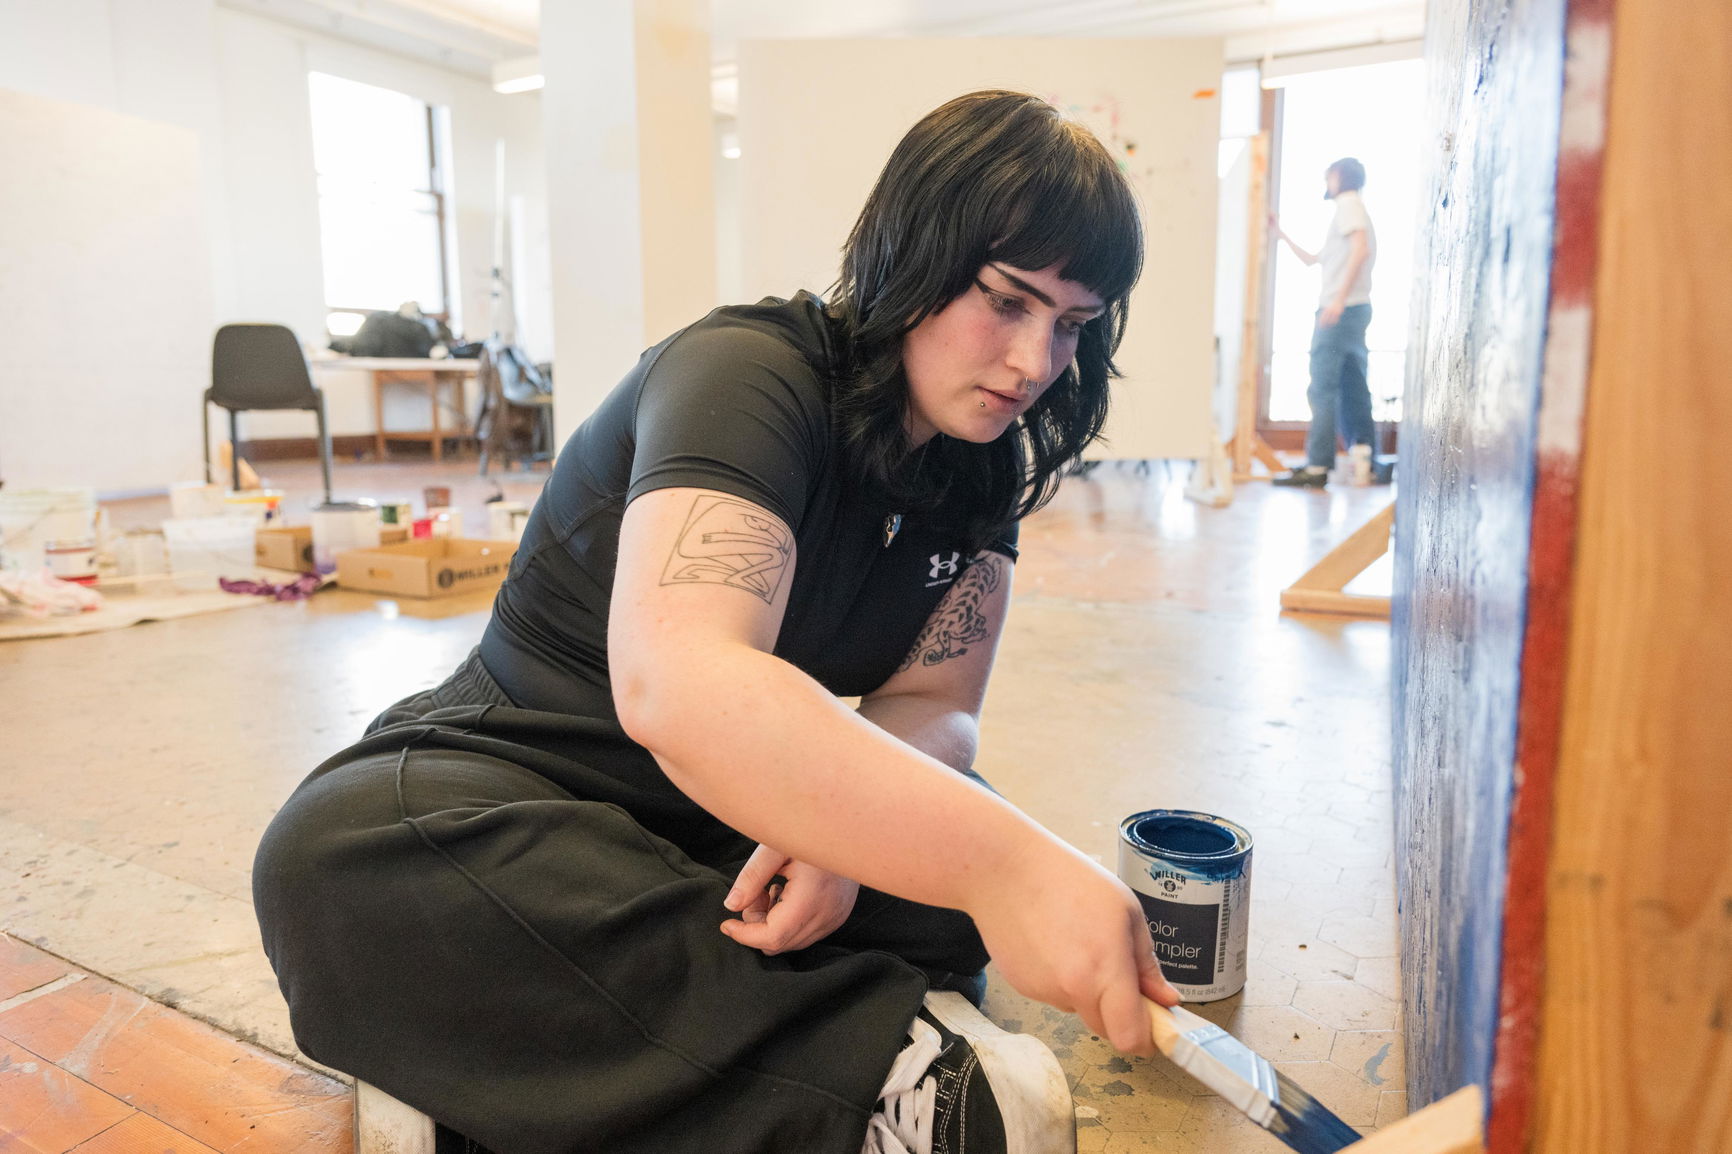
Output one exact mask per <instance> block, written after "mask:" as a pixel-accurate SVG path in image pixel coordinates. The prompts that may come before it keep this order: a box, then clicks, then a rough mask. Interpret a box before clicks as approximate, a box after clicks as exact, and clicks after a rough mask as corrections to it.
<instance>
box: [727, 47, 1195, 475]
mask: <svg viewBox="0 0 1732 1154" xmlns="http://www.w3.org/2000/svg"><path fill="white" fill-rule="evenodd" d="M1221 66H1222V51H1221V42H1220V41H1218V40H1080V39H1039V40H1036V39H942V40H784V41H749V42H746V43H743V44H742V45H741V47H740V106H739V132H740V149H741V156H740V160H739V164H740V166H741V167H740V179H741V211H740V229H741V247H742V258H743V259H742V268H741V272H742V283H743V287H744V288H745V290H746V297H747V299H755V298H757V297H759V296H764V295H775V296H788V295H790V294H792V293H793V292H794V291H795V290H797V289H801V288H807V289H811V290H813V291H815V292H823V291H824V290H826V289H828V288H829V286H830V284H831V283H832V282H833V281H834V280H835V277H836V270H837V265H838V256H837V254H838V251H839V250H840V248H841V245H842V242H843V240H845V239H846V237H847V235H848V229H849V227H850V226H851V225H852V224H853V222H854V218H855V216H856V215H857V214H858V213H859V211H860V206H861V205H862V204H863V203H865V199H866V194H867V193H868V192H869V191H870V190H871V187H872V182H873V180H874V179H875V178H876V177H877V175H878V171H879V169H880V168H881V167H882V166H883V164H884V161H885V160H886V159H887V158H888V157H889V155H890V150H891V149H892V148H893V147H894V146H895V144H896V142H897V140H898V139H900V138H901V136H902V134H903V133H904V132H905V131H907V129H908V128H909V126H910V125H912V124H913V123H914V122H915V121H916V120H918V119H919V118H920V117H921V116H922V115H923V114H925V113H926V112H928V111H930V110H931V109H933V108H935V107H937V106H938V105H940V104H942V103H943V102H945V101H946V100H949V99H950V98H952V97H954V96H959V95H961V94H963V93H965V92H971V91H974V90H976V89H981V88H1013V89H1019V90H1022V91H1026V92H1033V93H1036V94H1038V95H1040V96H1043V97H1046V98H1047V99H1048V100H1050V101H1052V102H1053V103H1054V104H1056V105H1057V106H1059V107H1060V108H1062V109H1064V110H1066V111H1067V112H1068V113H1069V114H1071V115H1072V116H1074V117H1075V118H1076V119H1078V120H1080V121H1081V122H1082V123H1084V124H1087V125H1088V126H1089V127H1090V128H1092V129H1094V131H1095V133H1096V134H1097V135H1098V136H1099V137H1100V138H1101V140H1102V142H1103V143H1105V144H1106V146H1107V148H1108V149H1109V150H1110V151H1111V152H1112V153H1113V155H1114V156H1115V157H1116V158H1117V159H1118V161H1119V163H1120V165H1121V166H1122V167H1123V169H1124V170H1125V172H1126V173H1127V174H1128V175H1129V176H1130V179H1131V183H1132V184H1133V186H1134V187H1135V188H1136V191H1137V196H1138V199H1139V200H1140V202H1141V204H1142V208H1143V215H1144V227H1145V236H1146V244H1147V256H1146V260H1145V264H1144V273H1143V279H1142V282H1141V283H1140V284H1139V285H1138V287H1137V290H1136V293H1135V295H1134V297H1133V299H1132V304H1131V326H1130V331H1129V333H1128V334H1127V335H1126V338H1125V343H1124V345H1123V347H1122V348H1121V350H1120V355H1119V358H1118V361H1119V366H1120V368H1121V369H1123V370H1124V373H1125V377H1124V379H1123V380H1121V381H1119V382H1117V384H1116V385H1115V387H1114V400H1113V415H1112V419H1111V421H1110V422H1109V424H1108V427H1107V436H1108V439H1109V443H1108V444H1106V445H1103V446H1098V447H1097V449H1096V451H1095V452H1094V453H1092V454H1091V456H1100V457H1110V458H1121V459H1141V458H1160V457H1173V458H1185V457H1190V458H1195V457H1199V456H1202V455H1203V453H1204V452H1205V451H1206V448H1207V446H1208V443H1209V438H1210V436H1211V430H1210V424H1211V422H1210V391H1211V388H1212V386H1213V383H1214V379H1215V366H1214V347H1213V346H1214V318H1213V312H1214V279H1215V237H1216V228H1215V215H1216V203H1217V180H1216V158H1217V153H1218V143H1217V142H1218V140H1219V136H1220V99H1219V96H1218V94H1217V89H1218V88H1219V87H1220V83H1221Z"/></svg>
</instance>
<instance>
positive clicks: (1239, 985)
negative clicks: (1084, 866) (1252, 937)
mask: <svg viewBox="0 0 1732 1154" xmlns="http://www.w3.org/2000/svg"><path fill="white" fill-rule="evenodd" d="M1119 878H1120V880H1121V881H1123V882H1124V883H1125V884H1126V885H1128V886H1130V887H1131V889H1132V890H1134V891H1136V894H1137V900H1138V901H1139V902H1141V903H1142V907H1143V915H1144V917H1146V918H1147V919H1148V923H1149V936H1150V937H1151V938H1152V939H1153V940H1154V943H1155V956H1156V958H1157V959H1159V961H1160V963H1161V970H1162V972H1163V973H1165V974H1166V976H1167V980H1168V981H1169V982H1171V983H1172V984H1173V986H1174V987H1175V988H1176V989H1177V990H1178V991H1179V993H1180V994H1181V995H1182V996H1183V997H1184V998H1185V1000H1186V1001H1188V1002H1213V1001H1217V1000H1219V999H1221V998H1230V997H1232V996H1233V995H1234V994H1236V993H1238V992H1239V991H1240V990H1241V989H1243V988H1244V986H1245V962H1246V949H1247V942H1248V935H1249V929H1250V912H1251V835H1250V833H1249V832H1248V831H1247V830H1246V829H1245V828H1244V827H1243V826H1241V825H1237V824H1235V823H1234V822H1230V821H1227V820H1226V819H1225V818H1219V817H1216V816H1214V815H1213V814H1207V813H1198V812H1196V811H1194V810H1184V809H1151V810H1146V811H1144V812H1143V813H1134V814H1132V815H1131V816H1130V817H1127V818H1125V820H1124V821H1123V822H1121V823H1120V824H1119Z"/></svg>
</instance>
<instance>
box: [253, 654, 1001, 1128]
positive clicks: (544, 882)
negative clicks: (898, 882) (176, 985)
mask: <svg viewBox="0 0 1732 1154" xmlns="http://www.w3.org/2000/svg"><path fill="white" fill-rule="evenodd" d="M741 772H749V767H745V766H742V767H741ZM753 848H754V846H753V844H752V843H751V842H750V841H748V840H746V839H745V838H743V837H741V836H740V835H739V834H737V833H735V832H734V831H733V830H731V829H729V828H727V827H726V826H724V825H722V824H721V823H720V822H718V821H716V820H715V819H714V818H711V817H710V816H709V815H708V814H706V813H705V812H704V811H703V810H701V809H699V808H698V807H697V806H695V805H694V804H693V803H692V802H691V801H690V800H689V799H687V798H685V796H684V795H683V794H681V793H680V792H679V791H678V790H677V789H675V788H674V786H673V785H672V783H670V782H669V781H668V779H667V778H666V776H665V775H664V774H662V772H661V770H660V768H659V767H658V766H656V764H655V762H654V759H653V758H651V757H650V756H649V754H648V753H647V751H645V750H644V749H643V748H642V747H641V746H638V745H636V744H635V743H633V742H631V741H630V740H629V739H628V738H627V737H626V736H625V734H624V733H623V732H622V731H621V730H620V728H619V726H618V724H617V723H615V722H613V721H611V720H600V719H586V718H578V717H568V716H563V715H558V714H550V713H540V712H535V711H530V710H522V709H516V708H514V707H512V706H511V705H510V703H509V701H508V700H507V699H506V698H505V696H504V694H503V692H502V691H501V690H500V689H499V687H498V686H497V684H495V683H494V682H493V680H492V678H491V677H489V676H488V675H487V672H486V670H485V669H484V668H483V667H482V666H481V663H480V660H479V658H477V657H474V656H471V658H470V659H469V661H468V662H466V663H465V664H464V665H463V666H462V667H460V668H459V669H458V671H457V672H456V673H455V674H453V675H452V677H451V678H450V679H448V680H447V681H446V682H445V683H444V684H443V685H440V686H439V687H437V688H436V689H433V690H430V691H428V692H426V693H423V694H419V695H417V696H415V697H412V698H409V699H407V700H405V701H403V702H400V703H399V704H397V705H395V706H393V707H392V708H391V709H389V710H387V711H386V712H385V713H384V714H382V715H381V716H380V717H379V719H378V720H376V721H375V722H374V723H373V726H372V728H371V729H370V730H369V732H368V734H367V736H366V737H365V738H363V739H362V740H361V741H360V742H358V743H357V744H355V745H354V746H352V747H351V748H349V749H348V750H345V751H344V752H343V753H341V754H339V755H337V756H336V757H334V758H332V759H331V760H329V761H327V762H326V763H325V764H323V765H321V766H320V767H319V768H318V769H317V770H315V771H314V772H313V774H312V776H310V777H309V778H308V779H307V780H306V781H305V782H303V783H302V784H301V785H300V787H299V788H298V789H297V790H296V791H295V793H294V794H293V795H292V796H291V797H290V798H289V800H288V802H287V803H285V805H284V807H283V809H282V811H281V812H280V813H278V814H277V816H276V818H275V819H274V820H273V821H272V823H271V825H270V828H269V829H268V830H267V831H266V833H265V837H264V840H263V842H262V844H261V845H260V847H259V852H258V857H257V861H256V862H255V865H254V871H253V896H254V903H255V906H256V909H257V912H258V918H259V925H260V927H261V929H262V932H263V937H264V946H265V952H266V953H267V954H268V955H269V957H270V960H271V964H272V966H273V967H274V968H275V970H276V973H277V979H278V982H279V984H280V985H281V986H282V990H283V995H284V997H285V998H286V999H287V1000H288V1004H289V1012H290V1018H291V1021H292V1023H293V1026H294V1031H295V1040H296V1042H297V1043H298V1044H299V1045H300V1047H301V1049H302V1050H303V1051H304V1052H305V1053H306V1054H307V1055H308V1056H310V1057H312V1058H314V1059H316V1060H318V1061H320V1062H323V1063H325V1064H327V1065H329V1066H333V1067H335V1068H336V1069H339V1070H343V1071H346V1072H348V1073H350V1074H353V1075H354V1076H356V1077H358V1078H361V1079H363V1080H365V1081H368V1082H371V1083H373V1084H374V1085H376V1086H378V1087H379V1088H380V1089H382V1090H384V1091H385V1092H387V1093H389V1094H391V1095H393V1096H394V1097H397V1098H400V1099H401V1100H403V1101H405V1102H407V1103H409V1104H410V1105H412V1106H415V1107H416V1108H418V1109H420V1110H422V1111H424V1112H425V1113H427V1114H429V1115H431V1116H432V1117H433V1118H435V1119H436V1120H438V1121H439V1122H440V1123H442V1124H444V1125H446V1126H448V1127H450V1128H451V1129H453V1130H456V1131H458V1132H460V1133H462V1134H464V1135H466V1136H468V1137H470V1138H472V1139H474V1140H475V1141H476V1142H479V1143H481V1144H482V1145H484V1146H486V1147H488V1148H489V1149H491V1150H493V1151H495V1152H496V1154H554V1152H577V1151H607V1152H608V1154H632V1152H639V1151H641V1152H644V1154H679V1152H682V1151H691V1152H693V1154H700V1152H701V1154H760V1152H761V1154H770V1152H775V1154H856V1152H857V1151H858V1150H859V1149H860V1145H861V1142H862V1139H863V1136H864V1133H865V1128H866V1121H867V1117H868V1115H869V1113H870V1111H871V1109H872V1106H873V1103H874V1101H875V1100H876V1098H877V1095H878V1091H879V1090H880V1088H881V1087H882V1085H883V1082H884V1078H885V1076H886V1075H887V1074H888V1072H889V1068H890V1065H891V1062H892V1061H893V1060H894V1059H895V1056H896V1053H897V1051H898V1050H899V1048H900V1047H901V1044H902V1041H903V1038H904V1036H905V1032H906V1030H907V1026H908V1023H909V1022H910V1021H911V1020H912V1019H913V1017H914V1013H915V1011H916V1010H917V1009H918V1008H919V1005H920V1000H921V998H922V996H923V995H924V993H925V992H926V990H927V988H928V986H929V985H941V986H946V987H948V988H953V989H961V990H963V991H965V992H972V993H974V994H975V996H976V997H977V998H978V993H979V988H980V985H979V971H980V970H981V968H982V967H983V966H984V965H985V963H986V960H987V959H986V953H985V950H984V948H983V947H982V945H981V942H980V938H979V936H978V934H976V932H975V930H974V926H973V923H972V922H971V921H970V920H969V919H968V918H967V917H966V916H965V915H963V914H961V913H958V912H956V911H954V910H943V909H937V908H933V907H929V906H921V905H917V904H915V903H911V902H907V901H903V900H901V899H899V898H893V897H890V896H889V895H886V894H882V893H878V892H875V891H871V890H867V889H864V888H862V889H861V890H860V895H859V900H858V901H857V902H856V904H855V907H854V912H853V914H852V916H851V917H850V918H849V920H848V922H847V924H846V925H844V926H843V927H842V928H841V929H840V930H838V931H837V932H836V933H835V934H833V935H831V936H830V937H829V938H827V939H825V941H823V942H821V943H819V944H818V945H816V946H813V947H811V948H808V949H806V950H802V951H798V952H796V953H792V954H786V955H782V956H780V957H774V958H768V957H765V956H764V955H762V954H760V953H759V952H758V951H756V950H753V949H750V948H748V947H745V946H741V945H739V944H738V943H735V942H733V941H731V940H730V939H729V938H727V937H726V936H724V935H723V934H722V933H721V931H720V930H719V929H718V928H717V927H718V926H719V925H720V923H721V921H722V920H723V919H724V918H725V917H727V916H728V914H727V912H726V911H725V910H724V909H723V908H722V899H723V897H724V896H725V895H726V894H727V891H728V888H729V886H730V884H731V882H732V880H733V878H734V876H735V874H736V873H737V872H738V871H739V868H740V867H741V866H742V865H744V863H745V860H746V858H747V857H748V856H749V855H750V854H751V851H752V849H753Z"/></svg>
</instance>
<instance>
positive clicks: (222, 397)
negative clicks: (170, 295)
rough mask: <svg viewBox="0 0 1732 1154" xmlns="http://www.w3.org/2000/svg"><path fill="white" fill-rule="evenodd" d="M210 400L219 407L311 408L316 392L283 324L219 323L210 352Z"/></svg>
mask: <svg viewBox="0 0 1732 1154" xmlns="http://www.w3.org/2000/svg"><path fill="white" fill-rule="evenodd" d="M210 375H211V389H210V399H211V400H212V401H213V402H215V403H216V404H219V405H221V406H222V407H223V408H225V409H315V408H318V405H319V394H318V391H317V390H316V389H314V388H313V380H312V375H311V374H310V373H309V372H308V371H307V357H306V354H305V353H303V352H302V351H301V345H300V342H299V341H297V340H295V334H294V333H293V332H292V331H291V330H289V329H288V328H286V327H284V326H283V325H224V326H222V327H221V328H219V329H218V330H217V334H216V345H215V347H214V348H213V349H212V350H211V372H210Z"/></svg>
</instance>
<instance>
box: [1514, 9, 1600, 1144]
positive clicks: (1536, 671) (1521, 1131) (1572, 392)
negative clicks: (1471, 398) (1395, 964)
mask: <svg viewBox="0 0 1732 1154" xmlns="http://www.w3.org/2000/svg"><path fill="white" fill-rule="evenodd" d="M1616 2H1617V0H1571V3H1570V8H1569V15H1568V17H1567V21H1566V25H1565V33H1564V37H1565V46H1566V51H1567V52H1569V53H1571V57H1572V58H1571V65H1570V67H1569V68H1566V72H1565V85H1566V87H1565V91H1564V98H1563V122H1564V126H1565V129H1566V131H1565V133H1564V140H1565V141H1566V142H1567V141H1569V140H1571V139H1572V136H1571V133H1570V132H1569V131H1568V129H1569V128H1570V127H1571V126H1572V118H1593V121H1594V122H1597V123H1598V124H1600V125H1604V123H1605V117H1606V114H1607V98H1608V96H1609V94H1610V91H1609V90H1610V75H1609V72H1610V51H1609V49H1610V38H1611V35H1612V15H1613V10H1614V7H1615V5H1616ZM1602 42H1603V43H1605V44H1606V45H1607V49H1608V50H1607V52H1606V53H1604V54H1603V59H1602V61H1601V65H1602V68H1596V69H1594V70H1593V71H1591V72H1589V71H1587V70H1586V69H1587V66H1586V64H1585V61H1586V60H1588V59H1590V58H1591V55H1592V54H1591V53H1590V52H1588V51H1584V50H1583V49H1584V45H1585V44H1595V45H1597V44H1600V43H1602ZM1602 69H1603V70H1602ZM1575 123H1577V124H1579V123H1580V121H1579V119H1578V120H1577V121H1576V122H1575ZM1593 138H1594V140H1595V141H1596V144H1595V146H1594V147H1592V148H1582V147H1572V148H1567V149H1566V150H1565V151H1563V152H1562V154H1561V155H1560V156H1559V158H1558V176H1557V202H1556V203H1557V207H1556V218H1555V219H1556V231H1555V233H1554V237H1553V251H1552V275H1551V300H1550V304H1549V313H1550V316H1551V317H1552V318H1553V319H1554V320H1555V319H1556V318H1557V317H1559V315H1560V314H1561V313H1563V312H1564V311H1566V310H1571V309H1582V308H1588V309H1591V308H1592V304H1593V299H1594V286H1595V280H1596V277H1597V274H1598V271H1599V250H1600V244H1599V241H1600V207H1601V205H1600V194H1601V187H1602V177H1603V174H1604V160H1605V133H1604V132H1603V131H1601V132H1598V133H1595V134H1593ZM1557 331H1558V329H1556V328H1554V329H1553V332H1554V333H1556V332H1557ZM1579 335H1580V339H1582V340H1590V341H1591V339H1592V329H1591V326H1590V327H1587V328H1584V329H1582V330H1581V331H1580V334H1579ZM1548 343H1549V342H1548ZM1553 351H1554V350H1553V349H1551V348H1548V349H1547V364H1546V367H1545V370H1544V376H1543V378H1542V380H1543V382H1544V385H1543V388H1544V394H1543V395H1542V397H1541V415H1540V435H1539V444H1540V445H1541V449H1540V451H1539V455H1538V459H1537V461H1536V462H1535V475H1534V497H1533V520H1532V525H1531V531H1530V536H1529V543H1528V592H1527V622H1526V628H1525V634H1524V637H1523V643H1522V659H1521V688H1520V691H1519V694H1520V700H1519V701H1518V703H1517V714H1516V716H1517V717H1518V718H1520V721H1519V723H1518V728H1517V732H1516V759H1515V781H1514V788H1513V791H1512V797H1511V801H1510V824H1509V845H1508V870H1507V875H1506V880H1505V886H1506V890H1505V893H1504V923H1503V957H1502V960H1501V970H1500V974H1499V985H1498V1032H1497V1042H1496V1045H1495V1048H1494V1050H1493V1060H1492V1078H1491V1081H1492V1084H1491V1087H1490V1095H1489V1097H1490V1100H1491V1106H1490V1117H1489V1119H1488V1122H1487V1130H1486V1150H1487V1152H1488V1154H1524V1152H1525V1151H1526V1150H1527V1149H1528V1144H1529V1143H1528V1139H1529V1134H1530V1132H1531V1130H1532V1127H1533V1120H1534V1105H1535V1101H1536V1099H1537V1097H1538V1082H1539V1070H1538V1064H1539V1040H1540V1019H1541V1014H1542V1011H1543V995H1544V979H1545V944H1546V896H1547V895H1546V883H1547V875H1548V870H1549V867H1550V864H1551V841H1552V837H1551V834H1552V820H1553V806H1554V799H1555V787H1556V782H1557V770H1558V753H1559V748H1560V745H1561V743H1562V738H1563V709H1564V689H1565V680H1566V672H1567V657H1568V649H1569V631H1570V608H1571V604H1572V602H1573V599H1574V579H1575V552H1576V528H1577V518H1578V515H1579V505H1578V493H1579V485H1580V479H1581V428H1580V425H1579V423H1578V424H1577V426H1576V428H1575V429H1573V430H1571V433H1572V435H1571V436H1569V437H1568V438H1567V439H1566V440H1565V441H1564V443H1560V439H1559V437H1558V433H1559V432H1560V430H1558V429H1557V428H1556V423H1555V422H1554V423H1553V424H1552V425H1548V423H1547V421H1546V413H1545V410H1546V409H1547V408H1556V409H1558V410H1561V411H1563V412H1573V413H1575V414H1585V413H1586V411H1587V406H1586V394H1587V387H1588V375H1589V366H1590V364H1591V360H1590V356H1589V350H1587V349H1583V350H1579V352H1580V356H1579V357H1576V358H1574V359H1573V360H1568V359H1566V358H1554V357H1553V356H1552V353H1553ZM1566 362H1567V363H1570V364H1573V365H1574V366H1575V368H1576V371H1575V372H1574V373H1571V372H1569V371H1567V370H1566V369H1565V368H1564V366H1565V364H1566Z"/></svg>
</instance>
